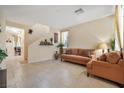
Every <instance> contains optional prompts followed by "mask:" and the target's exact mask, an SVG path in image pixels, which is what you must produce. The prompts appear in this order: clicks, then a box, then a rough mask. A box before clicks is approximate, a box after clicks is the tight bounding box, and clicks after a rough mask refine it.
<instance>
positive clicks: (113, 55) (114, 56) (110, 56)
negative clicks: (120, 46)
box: [107, 52, 121, 64]
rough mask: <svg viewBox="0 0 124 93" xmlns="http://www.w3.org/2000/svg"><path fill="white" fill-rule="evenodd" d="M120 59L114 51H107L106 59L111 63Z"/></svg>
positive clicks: (115, 62)
mask: <svg viewBox="0 0 124 93" xmlns="http://www.w3.org/2000/svg"><path fill="white" fill-rule="evenodd" d="M120 59H121V57H120V56H119V54H118V53H116V52H111V53H108V55H107V61H108V62H109V63H112V64H117V63H118V61H119V60H120Z"/></svg>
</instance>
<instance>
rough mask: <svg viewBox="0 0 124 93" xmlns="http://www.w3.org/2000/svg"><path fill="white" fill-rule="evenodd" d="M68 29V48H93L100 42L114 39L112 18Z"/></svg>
mask: <svg viewBox="0 0 124 93" xmlns="http://www.w3.org/2000/svg"><path fill="white" fill-rule="evenodd" d="M67 29H69V30H70V31H69V47H72V48H95V47H96V45H97V44H98V43H100V42H109V41H110V39H111V38H112V37H114V17H113V16H108V17H105V18H102V19H98V20H94V21H91V22H87V23H83V24H79V25H76V26H73V27H70V28H67Z"/></svg>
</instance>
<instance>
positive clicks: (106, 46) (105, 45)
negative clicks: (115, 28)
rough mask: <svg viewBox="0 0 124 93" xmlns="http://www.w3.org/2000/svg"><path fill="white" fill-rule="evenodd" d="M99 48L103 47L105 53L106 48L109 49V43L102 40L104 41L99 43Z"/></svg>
mask: <svg viewBox="0 0 124 93" xmlns="http://www.w3.org/2000/svg"><path fill="white" fill-rule="evenodd" d="M97 48H98V49H102V54H104V52H105V49H108V45H107V44H106V43H104V42H102V43H99V44H98V46H97Z"/></svg>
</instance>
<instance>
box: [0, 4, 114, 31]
mask: <svg viewBox="0 0 124 93" xmlns="http://www.w3.org/2000/svg"><path fill="white" fill-rule="evenodd" d="M0 8H1V9H3V10H4V12H5V14H6V17H7V20H10V21H14V22H19V23H24V24H28V25H34V24H37V23H40V24H44V25H49V26H50V27H54V28H58V29H62V28H66V27H69V26H72V25H76V24H80V23H84V22H87V21H91V20H95V19H99V18H102V17H105V16H108V15H112V14H113V13H114V12H113V10H114V6H111V5H57V6H55V5H53V6H52V5H39V6H38V5H37V6H36V5H32V6H29V5H23V6H22V5H20V6H19V5H16V6H15V5H3V6H0ZM79 8H82V9H83V10H84V12H83V13H82V14H79V15H77V14H76V13H74V11H75V10H77V9H79Z"/></svg>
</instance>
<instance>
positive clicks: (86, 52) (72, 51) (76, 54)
mask: <svg viewBox="0 0 124 93" xmlns="http://www.w3.org/2000/svg"><path fill="white" fill-rule="evenodd" d="M93 52H94V49H79V48H68V49H64V53H63V54H62V55H61V60H62V61H69V62H73V63H78V64H83V65H86V64H87V63H88V62H89V61H90V60H91V58H92V55H93Z"/></svg>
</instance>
